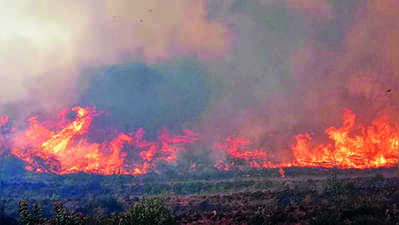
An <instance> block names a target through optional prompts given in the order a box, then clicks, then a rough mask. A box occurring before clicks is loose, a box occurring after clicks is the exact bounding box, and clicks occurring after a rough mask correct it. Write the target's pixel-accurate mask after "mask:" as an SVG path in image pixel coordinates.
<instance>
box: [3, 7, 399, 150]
mask: <svg viewBox="0 0 399 225" xmlns="http://www.w3.org/2000/svg"><path fill="white" fill-rule="evenodd" d="M398 9H399V3H397V2H396V1H395V0H386V1H380V0H367V1H330V0H328V1H327V0H245V1H244V0H243V1H241V0H240V1H237V0H223V1H211V0H208V1H205V0H201V1H188V0H173V1H161V0H147V1H129V0H121V1H111V0H101V1H94V0H91V1H84V2H82V1H77V0H72V1H67V0H65V1H64V0H62V1H57V2H50V1H28V0H19V1H14V2H11V1H0V19H1V20H2V21H6V22H5V25H4V26H3V27H2V29H1V31H0V40H1V41H0V52H1V55H0V63H2V64H1V68H2V71H1V72H0V78H1V81H2V82H1V85H0V96H1V97H0V104H2V105H5V104H7V105H12V107H14V110H15V112H17V113H18V112H21V111H22V112H25V111H31V110H35V107H36V108H38V109H48V110H52V109H54V108H59V107H62V106H63V105H67V104H75V103H77V102H78V103H81V102H83V103H85V104H90V103H91V104H95V105H98V106H99V107H103V108H105V109H108V110H109V111H111V112H110V113H111V114H112V111H115V112H116V113H117V116H115V117H118V116H120V115H122V116H120V117H119V119H120V120H122V121H123V120H129V121H133V122H131V123H132V124H139V125H143V126H147V127H150V129H151V127H158V126H160V124H161V122H162V123H165V124H166V125H167V126H172V124H174V123H178V124H185V123H191V124H190V125H192V126H193V127H194V128H195V129H196V130H199V131H200V133H201V135H202V137H201V138H202V139H201V140H204V141H205V142H207V143H214V142H215V140H221V139H223V138H225V137H226V136H229V135H235V136H245V137H247V138H248V139H250V140H252V141H253V142H254V143H255V144H256V145H258V146H261V147H263V148H264V149H266V150H267V151H281V149H287V150H289V149H290V146H291V145H292V143H293V142H294V141H295V138H294V137H295V135H297V134H299V133H303V132H315V133H319V134H322V135H323V134H324V133H323V132H324V130H325V128H326V127H330V126H337V125H339V124H340V123H341V119H342V113H343V112H344V109H345V108H349V109H351V110H352V111H353V112H354V113H356V114H357V115H359V117H358V118H359V120H363V121H370V120H372V119H373V118H374V117H375V116H376V115H377V114H380V113H386V112H388V113H393V114H397V106H396V105H395V104H396V102H397V100H398V97H399V95H398V94H397V90H398V88H399V85H398V74H399V64H398V63H397V62H396V59H397V58H399V45H398V44H397V40H398V38H399V29H398V28H399V22H398V20H397V18H396V17H397V16H396V12H397V10H398ZM186 58H189V59H190V60H187V61H185V60H186ZM188 61H190V63H191V62H192V61H196V63H198V64H201V66H200V68H201V69H192V68H189V67H184V66H183V67H180V65H184V64H186V63H187V62H188ZM132 62H141V63H144V64H145V66H144V67H146V68H147V69H149V71H151V72H149V73H147V72H146V73H142V74H141V72H140V71H137V70H135V69H133V70H131V68H130V69H127V70H126V67H129V66H127V65H129V63H132ZM176 62H178V63H176ZM188 64H189V63H188ZM109 65H113V67H111V68H116V71H119V72H115V73H113V72H109V71H110V70H109V67H108V66H109ZM165 65H166V66H165ZM171 67H174V68H173V69H170V68H171ZM87 68H100V69H99V70H95V69H94V70H86V71H92V73H93V74H90V75H87V74H82V73H81V71H82V70H83V69H87ZM154 68H158V70H157V69H155V70H153V69H154ZM199 70H201V72H199V73H197V72H196V71H199ZM93 71H94V72H93ZM98 71H102V72H101V73H105V75H104V76H103V75H98V74H97V73H100V72H98ZM121 71H122V72H121ZM123 71H125V72H123ZM176 71H177V72H176ZM96 74H97V75H98V76H97V77H98V78H97V81H96V78H95V77H96ZM118 74H119V75H118ZM120 74H123V75H120ZM131 74H133V75H132V76H130V75H131ZM176 74H179V75H178V76H175V75H176ZM184 74H190V75H187V76H184ZM193 74H199V76H200V78H196V76H193ZM112 75H115V78H107V76H112ZM85 76H87V77H89V79H86V78H87V77H85ZM142 76H143V77H142ZM144 76H150V78H148V77H147V78H148V79H149V85H147V86H145V85H144V86H140V85H138V84H139V83H140V82H141V81H143V80H145V79H146V78H144ZM82 77H84V79H83V78H82ZM93 77H94V78H93ZM101 79H102V80H101ZM82 80H86V81H87V82H89V83H90V84H88V85H86V86H83V88H82V86H81V84H77V81H78V82H81V81H82ZM205 80H206V81H205ZM91 82H92V83H91ZM96 82H97V83H96ZM196 84H199V85H198V86H195V85H196ZM77 87H79V88H77ZM99 87H102V88H103V89H101V88H99ZM140 87H141V88H142V89H139V88H140ZM85 88H87V89H85ZM131 88H132V89H134V90H131ZM188 90H189V91H188ZM388 90H389V91H388ZM132 96H133V97H132ZM176 96H178V97H176ZM182 96H185V97H187V96H188V97H187V98H185V97H182ZM82 99H83V100H82ZM129 99H130V100H129ZM14 102H18V104H16V105H17V106H15V105H13V104H12V103H14ZM21 102H22V103H24V104H21ZM138 102H140V104H139V105H144V107H139V106H135V107H133V106H132V105H134V104H135V103H136V104H137V103H138ZM155 105H159V107H160V108H158V106H155ZM176 105H177V107H176ZM15 107H16V108H17V109H15ZM4 108H7V107H4ZM1 110H3V111H4V110H5V109H1ZM140 110H142V111H140ZM164 111H165V112H167V113H166V114H167V115H166V114H163V113H162V112H164ZM148 112H150V113H149V114H148ZM183 114H184V115H183ZM148 115H150V116H149V117H150V118H148V117H147V116H148ZM180 116H182V119H179V118H178V117H180ZM134 118H137V119H136V120H137V121H134ZM152 118H158V121H157V122H154V121H151V122H143V121H145V120H146V119H148V120H152ZM119 122H120V121H119ZM121 123H122V122H121ZM129 123H130V122H129ZM281 157H285V156H284V155H282V156H281Z"/></svg>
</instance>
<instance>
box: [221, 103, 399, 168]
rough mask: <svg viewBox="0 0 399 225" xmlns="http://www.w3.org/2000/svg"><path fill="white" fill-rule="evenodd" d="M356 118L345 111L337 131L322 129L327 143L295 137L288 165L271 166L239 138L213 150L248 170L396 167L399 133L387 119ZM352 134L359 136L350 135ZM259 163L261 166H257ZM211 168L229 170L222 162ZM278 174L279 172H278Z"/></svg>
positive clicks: (308, 137)
mask: <svg viewBox="0 0 399 225" xmlns="http://www.w3.org/2000/svg"><path fill="white" fill-rule="evenodd" d="M355 122H356V115H355V114H354V113H353V112H351V111H350V110H345V112H344V120H343V125H342V127H340V128H336V127H330V128H328V129H326V131H325V132H326V134H327V135H328V137H329V139H330V140H331V143H326V144H320V145H316V146H312V144H311V141H312V137H311V136H310V134H307V133H304V134H299V135H297V136H296V137H295V140H296V143H295V144H294V145H293V146H292V147H291V152H292V155H293V161H292V162H279V163H274V162H272V161H271V160H270V159H269V158H268V157H267V155H266V152H265V151H264V150H263V149H257V150H251V149H249V148H248V146H250V145H251V142H250V141H249V140H247V139H245V138H242V137H235V138H234V137H228V138H227V139H226V140H225V142H224V143H223V144H217V145H216V146H215V147H216V149H219V150H222V151H224V152H225V153H226V154H227V155H228V156H229V157H231V158H236V159H244V160H245V161H247V162H248V166H249V167H252V168H287V167H293V166H296V167H326V168H332V167H336V168H342V169H365V168H379V167H393V166H396V165H397V164H398V152H399V151H398V150H399V131H398V130H397V129H396V128H394V127H393V126H392V125H390V121H389V118H388V117H387V116H382V117H379V118H377V119H376V120H374V121H373V122H372V124H371V125H370V126H362V125H356V123H355ZM353 131H360V134H358V135H353V134H351V133H352V132H353ZM259 162H262V165H259ZM215 167H216V168H218V169H220V170H229V169H230V168H231V166H229V164H228V163H227V162H225V161H223V160H221V161H219V162H217V163H216V164H215ZM280 173H281V171H280Z"/></svg>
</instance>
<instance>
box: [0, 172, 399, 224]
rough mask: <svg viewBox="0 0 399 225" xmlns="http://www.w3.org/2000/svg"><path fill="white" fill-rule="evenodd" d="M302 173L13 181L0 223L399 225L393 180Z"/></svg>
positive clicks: (379, 175)
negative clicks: (284, 175)
mask: <svg viewBox="0 0 399 225" xmlns="http://www.w3.org/2000/svg"><path fill="white" fill-rule="evenodd" d="M301 170H302V169H300V168H293V169H290V170H286V175H287V178H281V177H279V175H278V173H274V172H272V171H270V170H269V171H255V170H254V171H247V172H246V173H244V172H240V171H238V172H236V173H225V174H223V173H221V174H218V175H213V174H209V176H208V178H202V177H201V176H204V177H206V176H205V175H204V174H202V175H195V176H189V175H187V176H186V177H185V178H180V177H175V178H170V177H169V178H168V179H165V178H164V177H160V178H159V179H158V180H156V179H153V177H155V175H148V176H147V177H146V176H144V177H137V178H135V177H125V176H112V177H103V176H93V175H85V174H76V175H73V176H69V177H68V176H64V177H59V176H54V177H51V179H50V178H48V177H46V176H44V175H35V176H30V177H29V178H23V179H21V178H18V179H14V178H10V179H8V180H3V181H2V184H1V185H2V187H3V188H2V189H1V192H2V195H1V196H3V199H1V200H0V224H7V225H14V224H15V225H16V224H21V225H28V224H29V225H38V224H43V225H95V224H101V225H130V224H144V225H146V224H226V225H227V224H248V225H252V224H253V225H268V224H310V225H317V224H324V225H328V224H352V225H355V224H388V225H394V224H399V207H398V203H399V190H398V187H399V183H398V180H397V178H396V177H393V174H394V173H391V175H389V173H388V175H387V173H386V172H387V171H384V170H370V171H332V170H319V169H314V170H317V172H314V170H313V171H312V170H308V169H303V170H302V171H301ZM388 172H389V170H388ZM239 173H241V174H239ZM237 174H239V175H237ZM309 174H310V175H309ZM48 176H50V175H48ZM152 176H153V177H152ZM217 176H219V177H217ZM76 177H78V178H79V179H80V182H78V181H77V180H78V179H77V178H76ZM21 183H22V184H21ZM5 196H7V197H8V196H9V198H4V197H5ZM18 199H25V200H20V201H16V200H18Z"/></svg>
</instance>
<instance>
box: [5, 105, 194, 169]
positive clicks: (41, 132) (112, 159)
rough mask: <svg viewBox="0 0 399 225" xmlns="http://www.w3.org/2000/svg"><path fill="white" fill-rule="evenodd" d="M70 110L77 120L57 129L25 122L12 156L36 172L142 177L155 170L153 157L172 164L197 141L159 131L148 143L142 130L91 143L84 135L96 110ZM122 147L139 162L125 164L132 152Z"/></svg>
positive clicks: (187, 135) (33, 120) (36, 121)
mask: <svg viewBox="0 0 399 225" xmlns="http://www.w3.org/2000/svg"><path fill="white" fill-rule="evenodd" d="M72 111H73V112H75V114H76V119H75V120H73V121H69V122H67V123H64V122H60V123H57V124H59V125H60V124H65V126H63V127H59V128H58V129H57V130H50V129H48V128H47V127H46V124H51V123H50V122H49V121H44V122H39V118H38V117H32V118H30V119H28V122H29V126H28V128H27V129H26V130H25V131H24V132H22V133H20V134H17V135H16V137H15V139H13V147H12V150H11V153H12V154H14V155H15V156H17V157H18V158H20V159H22V160H23V161H25V163H26V169H28V170H31V171H35V172H52V173H57V174H70V173H76V172H87V173H96V174H104V175H111V174H126V175H141V174H145V173H147V171H148V169H150V168H151V167H156V162H155V161H154V159H155V156H158V157H159V159H158V160H159V161H172V160H174V159H176V158H177V153H178V152H179V151H180V150H182V149H183V146H182V145H183V144H185V143H192V142H195V141H196V140H197V135H196V134H195V133H194V132H191V131H184V134H183V135H179V136H171V135H170V134H169V133H168V131H167V130H162V131H161V132H160V134H159V137H158V140H157V141H156V142H150V141H146V140H144V131H143V129H139V130H138V131H136V132H133V133H132V134H125V133H120V134H119V135H118V136H116V137H115V138H114V139H113V140H111V141H110V142H104V143H95V142H94V143H92V142H90V141H89V140H88V139H87V134H88V132H89V129H90V125H91V123H92V121H93V119H94V115H95V113H96V111H95V109H91V108H82V107H76V108H73V109H72ZM60 115H65V112H63V113H61V114H60ZM61 117H64V116H61ZM125 147H129V148H130V149H134V148H136V150H137V151H139V154H138V155H139V156H140V159H139V160H134V161H135V163H130V162H129V163H128V162H126V160H127V159H128V156H129V154H130V153H134V152H127V151H124V148H125ZM137 161H140V163H137Z"/></svg>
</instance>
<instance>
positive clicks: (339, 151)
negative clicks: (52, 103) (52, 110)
mask: <svg viewBox="0 0 399 225" xmlns="http://www.w3.org/2000/svg"><path fill="white" fill-rule="evenodd" d="M69 111H70V110H68V109H64V110H62V111H61V112H60V113H59V115H58V117H59V121H51V120H49V121H40V118H39V117H38V116H33V117H31V118H29V119H28V120H27V122H28V126H27V128H26V129H24V130H23V131H22V132H16V129H15V128H14V129H11V128H10V127H11V125H10V122H9V118H8V117H6V116H1V117H0V150H1V151H2V152H3V151H4V150H5V149H8V150H10V153H11V154H13V155H15V156H16V157H18V158H20V159H21V160H23V161H24V162H25V164H26V169H28V170H30V171H34V172H39V173H40V172H51V173H56V174H61V175H63V174H71V173H76V172H86V173H95V174H104V175H112V174H125V175H134V176H136V175H141V174H145V173H147V172H148V171H150V170H156V169H157V164H158V163H159V162H166V163H170V162H176V160H177V158H178V155H179V152H181V151H183V150H184V148H185V147H186V145H187V144H192V143H195V142H197V141H198V140H199V135H198V134H197V133H195V132H193V131H190V130H183V134H181V135H174V136H173V135H171V134H169V132H168V131H167V130H166V129H162V130H161V131H160V132H159V134H158V138H157V140H156V141H148V140H146V139H145V137H144V129H142V128H141V129H138V130H136V131H134V132H131V133H122V132H120V133H118V134H117V135H115V136H114V137H113V139H111V140H110V141H104V142H102V143H98V142H92V141H90V140H89V138H88V134H89V133H90V126H91V124H92V122H93V120H94V118H95V116H96V115H97V112H96V110H95V108H83V107H75V108H72V111H73V112H74V114H75V118H74V119H73V120H70V119H68V117H67V115H68V113H69ZM13 132H16V133H15V134H14V135H10V133H13ZM325 133H326V134H327V136H328V138H329V139H330V142H329V143H324V144H312V137H311V135H310V134H308V133H304V134H299V135H297V136H296V137H295V143H294V144H293V145H292V146H291V149H290V150H291V152H292V160H291V161H283V162H274V161H273V160H272V158H273V155H270V154H267V153H266V151H265V149H263V148H254V149H253V148H251V147H252V146H253V144H252V142H251V141H250V140H249V139H246V138H244V137H233V136H230V137H227V138H226V139H225V141H224V142H218V143H216V144H214V150H215V151H219V152H220V151H222V152H224V153H225V154H226V156H227V157H226V159H225V160H219V161H217V163H216V164H215V167H216V168H217V169H219V170H230V169H232V168H241V167H242V166H244V167H251V168H276V169H279V172H280V174H281V176H283V177H284V176H285V175H284V170H283V168H287V167H294V166H295V167H326V168H332V167H336V168H342V169H350V168H356V169H365V168H379V167H392V166H395V165H397V163H398V152H399V131H398V130H397V129H396V128H395V127H394V126H393V125H391V123H390V120H389V117H387V116H381V117H379V118H377V119H375V120H374V121H373V122H372V124H371V125H370V126H363V125H359V124H356V115H355V114H354V113H353V112H351V111H350V110H346V111H345V112H344V119H343V125H342V126H341V127H338V128H337V127H330V128H328V129H326V131H325ZM2 152H0V153H2ZM240 161H241V162H244V165H243V163H239V162H240ZM194 168H196V164H195V163H194V164H192V166H191V169H194Z"/></svg>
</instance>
